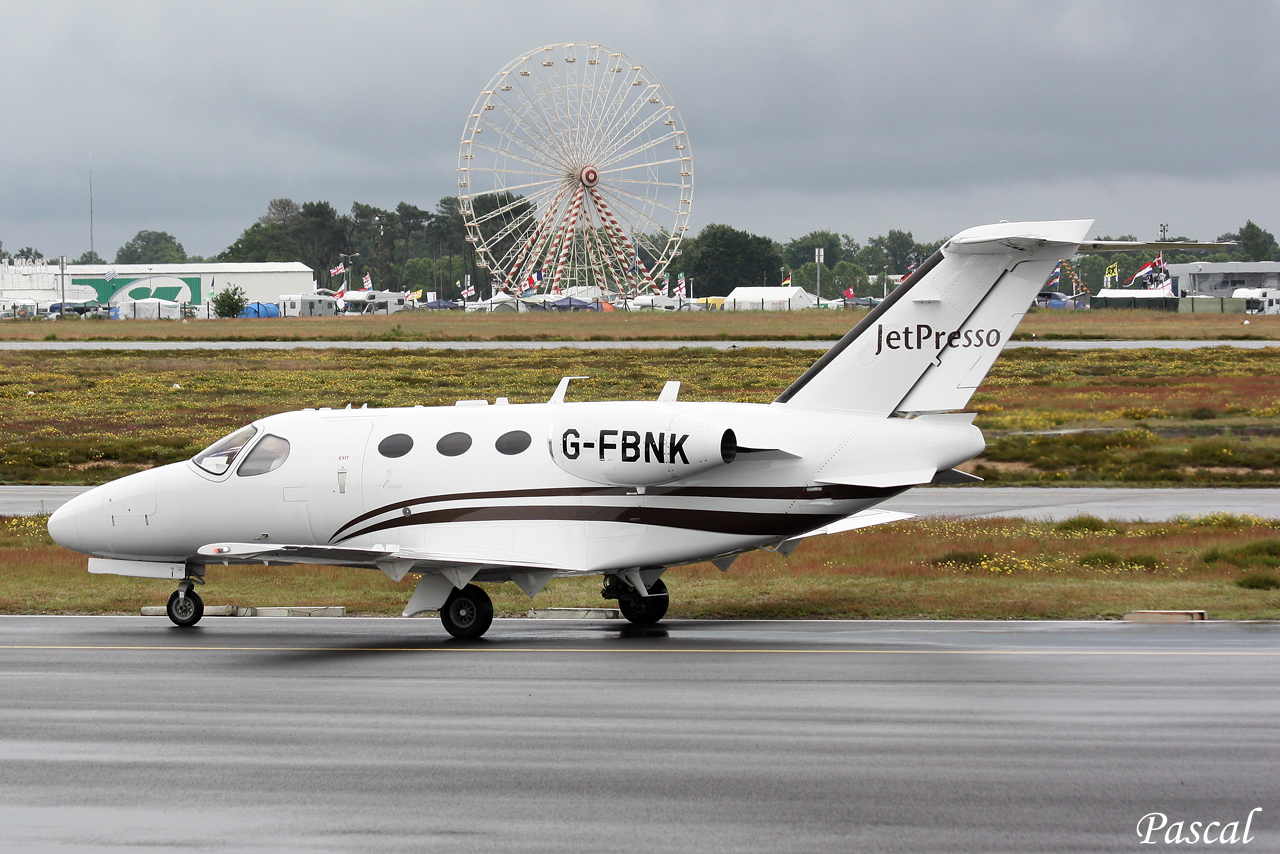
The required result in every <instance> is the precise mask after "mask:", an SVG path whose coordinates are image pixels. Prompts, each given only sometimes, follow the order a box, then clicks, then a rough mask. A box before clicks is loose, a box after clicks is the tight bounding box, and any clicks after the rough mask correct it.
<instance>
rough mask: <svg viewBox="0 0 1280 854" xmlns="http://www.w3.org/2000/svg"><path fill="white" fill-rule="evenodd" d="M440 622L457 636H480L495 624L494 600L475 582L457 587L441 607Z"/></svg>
mask: <svg viewBox="0 0 1280 854" xmlns="http://www.w3.org/2000/svg"><path fill="white" fill-rule="evenodd" d="M440 622H442V623H444V630H445V631H446V632H448V633H449V634H451V635H453V636H454V637H455V638H478V637H480V636H481V635H483V634H484V633H485V632H487V631H489V626H491V625H493V601H492V600H491V599H490V598H489V594H488V593H485V592H484V589H483V588H481V587H477V586H476V585H474V584H468V585H467V586H466V587H464V588H462V589H461V590H457V589H455V590H454V591H453V592H452V593H450V594H449V598H448V599H446V600H445V603H444V607H443V608H441V609H440Z"/></svg>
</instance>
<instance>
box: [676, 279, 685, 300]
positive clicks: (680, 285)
mask: <svg viewBox="0 0 1280 854" xmlns="http://www.w3.org/2000/svg"><path fill="white" fill-rule="evenodd" d="M686 292H687V289H686V288H685V281H684V273H681V274H680V275H679V276H677V277H676V297H677V298H679V299H684V295H685V293H686Z"/></svg>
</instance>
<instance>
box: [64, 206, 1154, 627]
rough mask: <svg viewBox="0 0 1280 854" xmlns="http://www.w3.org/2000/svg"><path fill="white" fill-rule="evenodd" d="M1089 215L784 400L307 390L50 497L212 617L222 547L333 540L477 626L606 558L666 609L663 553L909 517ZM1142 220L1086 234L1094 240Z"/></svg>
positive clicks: (115, 554) (974, 232)
mask: <svg viewBox="0 0 1280 854" xmlns="http://www.w3.org/2000/svg"><path fill="white" fill-rule="evenodd" d="M1091 225H1092V220H1075V221H1065V222H1021V223H1000V224H997V225H987V226H982V227H979V228H973V229H969V230H968V231H964V232H961V233H960V234H958V235H956V236H955V237H953V238H952V239H951V240H949V241H947V243H946V244H945V245H944V246H943V247H942V248H941V249H940V250H939V251H938V252H937V253H935V254H934V255H933V257H931V258H930V259H929V260H928V261H927V262H925V263H924V264H922V265H921V266H920V268H919V269H917V270H916V272H915V273H914V274H912V275H911V276H910V278H908V279H907V280H906V281H905V282H904V283H903V284H902V285H901V286H899V287H898V288H897V289H895V290H894V291H893V293H892V294H891V295H890V296H889V298H888V299H886V300H885V301H884V302H883V303H881V304H880V305H879V306H878V307H877V308H876V309H875V310H874V311H872V312H871V313H870V314H868V315H867V316H866V317H865V318H863V320H862V321H861V322H860V323H859V324H858V325H857V326H856V327H855V328H854V329H853V330H852V331H851V332H849V334H847V335H846V336H845V337H844V338H842V339H841V340H840V341H839V342H838V343H837V344H836V345H835V346H833V347H832V348H831V350H830V351H829V352H827V353H826V354H825V355H824V356H822V358H820V359H819V360H818V361H817V362H816V363H815V364H814V365H813V366H812V367H811V368H809V370H808V371H806V372H805V373H804V375H803V376H801V377H800V378H799V379H797V380H796V381H795V382H794V383H792V385H791V387H790V388H788V389H786V390H785V391H784V392H783V393H782V394H781V395H779V396H778V398H777V400H775V401H774V402H773V403H770V404H743V403H683V402H680V401H678V400H677V396H678V393H679V383H676V382H669V383H667V384H666V387H665V388H664V389H663V391H662V393H661V394H660V395H659V396H658V399H657V400H653V401H625V402H608V403H570V402H567V401H566V400H565V396H566V391H567V389H568V386H569V383H570V381H571V380H574V379H581V378H580V377H565V378H564V379H562V380H561V381H560V384H559V386H558V387H557V388H556V390H555V393H554V394H553V395H552V396H551V399H550V400H549V401H548V402H546V403H540V404H520V405H511V404H508V403H507V402H506V400H505V399H503V398H499V399H498V401H497V403H496V405H489V404H488V401H485V400H478V401H472V400H462V401H458V403H457V404H456V405H455V406H447V407H422V406H415V407H412V408H406V409H367V408H361V409H351V408H347V409H344V410H330V409H326V408H321V409H307V410H303V411H301V412H286V413H283V414H280V415H272V416H269V417H267V418H263V419H261V420H259V421H255V422H254V423H253V424H251V425H249V426H247V427H244V428H243V429H240V430H237V431H236V432H234V433H232V434H231V435H230V436H227V437H226V438H223V439H221V440H219V441H218V442H215V443H214V444H213V445H211V446H210V447H208V448H207V449H205V450H204V451H202V452H200V453H199V454H197V455H196V456H195V457H194V458H192V459H191V460H189V461H187V462H182V463H175V464H172V465H167V466H163V467H161V468H157V469H152V470H150V471H145V472H141V473H138V474H133V475H129V476H128V477H124V478H121V479H120V480H117V481H115V482H113V483H109V484H106V485H104V486H99V487H97V488H96V489H92V490H90V491H89V492H86V493H84V494H83V495H81V496H79V497H77V498H75V499H73V500H72V501H70V502H68V503H67V504H65V505H63V506H62V507H61V508H59V509H58V510H57V512H55V513H54V514H53V516H52V517H51V518H50V519H49V533H50V534H51V535H52V537H53V538H54V539H55V540H56V541H57V542H58V543H60V544H61V545H63V546H66V547H67V548H70V549H74V550H76V551H78V552H82V553H84V554H87V555H89V556H90V560H89V571H90V572H91V573H114V574H117V575H126V576H138V577H144V578H166V579H171V580H176V581H177V582H178V584H177V590H176V591H174V593H173V595H172V596H171V597H170V599H169V605H168V613H169V617H170V619H171V620H172V621H173V622H174V623H176V624H177V625H179V626H191V625H194V624H195V623H196V622H198V621H199V620H200V617H201V616H202V615H203V613H204V604H203V601H202V599H201V598H200V595H199V594H198V593H197V592H196V590H195V585H199V584H204V582H205V576H206V575H207V574H208V571H209V569H210V568H211V567H216V566H218V565H223V566H226V565H229V564H233V563H234V564H246V563H261V564H263V565H265V566H278V565H283V564H331V565H337V566H350V567H358V568H365V569H374V570H381V571H382V572H384V573H386V574H387V575H388V576H390V577H391V578H392V579H393V580H395V581H400V580H402V579H403V578H404V577H405V576H406V575H407V574H409V573H414V574H416V575H418V576H419V580H418V582H417V587H416V589H415V590H414V592H413V595H412V596H411V597H410V598H409V602H408V605H407V606H406V607H405V609H404V614H405V616H412V615H414V614H418V613H421V612H424V611H439V612H440V617H441V620H442V622H443V623H444V628H445V629H446V630H447V631H448V632H449V633H450V634H451V635H454V636H455V637H462V638H474V637H479V636H480V635H483V634H484V633H485V631H487V630H488V628H489V625H490V623H491V622H492V620H493V605H492V603H491V602H490V600H489V597H488V595H487V594H486V593H485V591H484V589H483V588H481V587H479V586H477V584H476V583H475V582H489V583H497V582H505V581H512V582H515V584H517V585H518V586H519V587H520V588H521V589H522V590H523V591H524V592H525V593H526V594H528V595H529V596H531V597H532V596H534V595H536V594H537V593H538V591H540V590H541V589H542V588H543V586H544V585H546V584H547V582H548V581H549V580H551V579H552V578H557V577H567V576H576V575H601V576H603V578H604V589H603V592H602V595H603V596H604V598H606V599H616V600H617V601H618V605H619V608H620V610H621V611H622V614H623V615H624V616H625V617H626V618H627V619H628V620H630V621H631V622H633V623H637V624H641V625H644V624H652V623H654V622H657V621H658V620H660V619H661V618H662V616H663V614H665V613H666V610H667V601H668V598H667V588H666V585H665V584H664V583H663V581H662V578H661V576H662V574H663V573H664V572H665V571H666V570H667V568H669V567H672V566H677V565H681V564H688V563H693V562H697V561H711V562H713V563H714V564H715V565H716V566H718V567H719V568H720V569H722V570H727V569H728V568H729V565H730V564H731V563H733V561H734V559H735V557H737V555H739V554H742V553H743V552H747V551H751V550H753V549H758V548H771V549H775V550H777V551H779V552H782V553H783V554H789V553H790V552H791V550H792V549H794V548H795V546H796V544H797V543H799V542H800V540H802V539H803V538H805V537H811V536H815V535H819V534H830V533H835V532H838V531H847V530H851V529H855V528H860V527H865V526H869V525H876V524H881V523H884V522H891V521H895V520H898V519H903V518H908V514H903V513H893V512H889V511H883V510H876V509H874V505H876V504H878V503H880V502H882V501H884V500H885V499H886V498H889V497H890V496H893V495H897V494H898V493H900V492H902V491H904V490H906V489H908V488H910V487H912V486H916V485H920V484H929V483H953V482H960V481H964V480H976V478H973V477H972V476H970V475H966V474H963V473H961V472H958V471H956V470H955V468H954V467H955V466H957V465H959V464H960V463H963V462H965V461H966V460H969V459H972V458H973V457H975V456H977V455H978V454H980V453H981V452H982V450H983V448H984V447H985V443H984V441H983V437H982V433H981V432H980V431H979V430H978V429H977V428H976V427H974V426H973V424H972V421H973V415H972V414H965V413H962V412H960V410H962V409H963V408H964V407H965V406H966V405H967V403H968V401H969V398H970V396H971V395H972V394H973V392H974V389H976V388H977V387H978V384H979V383H980V382H981V381H982V379H983V377H984V376H986V374H987V371H988V370H989V369H990V367H991V365H992V363H993V362H994V361H995V359H996V357H997V356H998V355H999V353H1000V351H1001V349H1002V348H1003V346H1004V345H1005V343H1006V342H1007V341H1008V340H1009V337H1010V335H1011V334H1012V333H1013V331H1014V329H1015V327H1017V325H1018V322H1019V321H1020V320H1021V318H1022V315H1023V313H1024V312H1026V310H1027V308H1028V306H1029V305H1030V304H1031V302H1032V300H1033V299H1034V298H1035V296H1036V294H1037V293H1038V292H1039V291H1040V290H1041V289H1042V288H1043V286H1044V283H1045V280H1046V279H1047V278H1048V276H1049V274H1050V273H1051V272H1052V270H1053V267H1054V265H1055V264H1057V263H1058V261H1059V260H1061V259H1063V258H1068V257H1070V256H1071V255H1073V254H1074V253H1075V252H1076V251H1077V250H1078V249H1079V248H1080V246H1081V244H1082V243H1084V241H1085V235H1086V233H1087V231H1088V229H1089V227H1090V226H1091ZM1147 245H1148V244H1136V243H1134V244H1118V243H1116V244H1106V245H1104V244H1102V243H1099V242H1095V243H1093V244H1092V247H1093V249H1094V251H1107V250H1114V249H1117V248H1126V249H1127V248H1141V247H1144V246H1147Z"/></svg>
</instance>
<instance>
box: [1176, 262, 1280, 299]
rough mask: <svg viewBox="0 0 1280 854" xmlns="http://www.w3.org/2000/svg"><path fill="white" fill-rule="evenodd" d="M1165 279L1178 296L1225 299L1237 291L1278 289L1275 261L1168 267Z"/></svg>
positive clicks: (1279, 279)
mask: <svg viewBox="0 0 1280 854" xmlns="http://www.w3.org/2000/svg"><path fill="white" fill-rule="evenodd" d="M1169 275H1170V277H1171V278H1172V281H1173V290H1174V293H1175V294H1177V295H1178V296H1192V295H1199V296H1211V297H1228V298H1229V297H1231V295H1232V294H1233V293H1234V292H1235V291H1236V290H1237V289H1240V288H1248V289H1250V290H1257V289H1260V288H1269V289H1271V290H1276V289H1278V288H1280V263H1277V262H1276V261H1228V262H1225V263H1220V264H1207V263H1196V264H1170V265H1169Z"/></svg>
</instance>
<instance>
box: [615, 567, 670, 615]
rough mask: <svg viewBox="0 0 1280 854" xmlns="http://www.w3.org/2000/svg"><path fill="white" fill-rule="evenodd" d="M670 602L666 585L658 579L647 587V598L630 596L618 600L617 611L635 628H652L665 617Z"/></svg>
mask: <svg viewBox="0 0 1280 854" xmlns="http://www.w3.org/2000/svg"><path fill="white" fill-rule="evenodd" d="M670 601H671V597H670V596H669V595H667V585H665V584H663V583H662V579H661V578H659V579H658V580H657V581H655V582H653V583H652V584H650V585H649V595H648V596H643V597H642V596H637V595H632V596H628V597H627V598H625V599H619V600H618V610H619V611H621V612H622V616H624V617H626V618H627V619H628V620H630V621H631V622H632V623H634V624H635V625H637V626H652V625H653V624H654V623H656V622H658V621H659V620H661V619H662V618H663V617H664V616H665V615H666V613H667V605H668V604H669V603H670Z"/></svg>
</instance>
